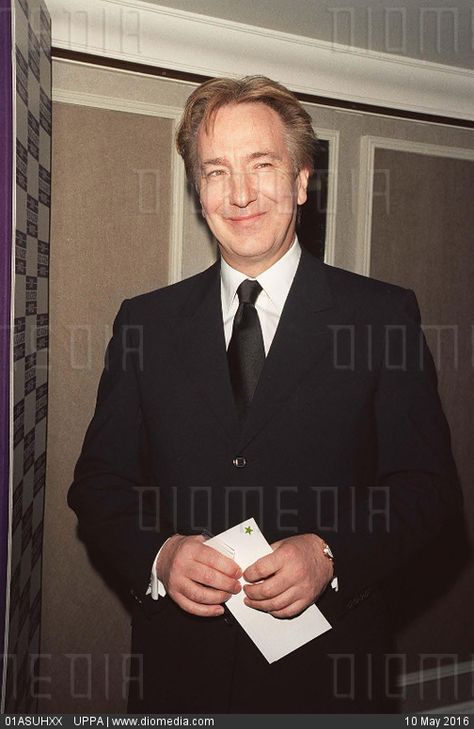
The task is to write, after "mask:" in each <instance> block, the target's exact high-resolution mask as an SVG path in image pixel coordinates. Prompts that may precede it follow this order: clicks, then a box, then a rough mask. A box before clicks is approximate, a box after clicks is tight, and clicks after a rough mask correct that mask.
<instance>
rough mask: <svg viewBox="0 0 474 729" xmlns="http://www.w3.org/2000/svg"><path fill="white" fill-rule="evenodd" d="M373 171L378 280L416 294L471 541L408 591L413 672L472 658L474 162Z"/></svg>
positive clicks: (386, 160) (461, 538) (404, 158)
mask: <svg viewBox="0 0 474 729" xmlns="http://www.w3.org/2000/svg"><path fill="white" fill-rule="evenodd" d="M374 164H375V168H376V169H378V170H382V171H384V173H387V175H388V177H386V180H388V181H389V185H388V187H387V186H386V184H385V182H384V184H383V186H384V189H387V190H388V194H387V196H385V195H380V196H377V197H374V205H373V226H372V240H371V267H370V271H371V275H373V276H374V277H376V278H381V279H383V280H385V281H390V282H392V283H396V284H401V285H403V286H406V287H409V288H412V289H414V290H415V291H416V293H417V297H418V301H419V304H420V309H421V314H422V320H423V322H424V325H425V329H426V337H427V339H428V342H429V344H430V346H431V350H432V352H433V354H434V358H435V363H436V367H437V373H438V383H439V390H440V395H441V398H442V400H443V404H444V408H445V412H446V415H447V417H448V420H449V423H450V426H451V434H452V443H453V453H454V456H455V459H456V463H457V466H458V469H459V476H460V479H461V484H462V486H463V491H464V499H465V523H466V533H463V530H462V529H461V530H460V529H459V525H457V526H456V528H455V531H451V532H448V531H446V533H445V534H444V535H443V537H442V539H441V540H438V542H437V544H435V545H432V547H431V549H430V553H429V554H427V555H424V556H423V557H421V558H420V563H419V564H418V565H416V568H417V569H416V573H417V578H416V581H415V583H411V584H410V585H405V587H409V590H410V598H411V600H413V597H414V596H415V599H416V600H417V601H418V603H419V605H418V606H417V607H418V614H417V615H416V617H415V618H414V619H413V616H412V619H411V621H410V622H409V623H408V624H407V625H405V626H404V628H403V630H402V631H400V635H399V649H400V650H401V651H402V652H406V653H407V654H409V656H408V666H409V668H410V669H411V670H415V669H416V667H417V663H419V661H418V657H419V656H421V655H422V654H427V653H440V654H454V655H455V656H456V659H457V661H458V662H468V661H470V660H471V652H472V640H471V641H467V642H466V639H467V638H468V637H469V636H470V637H472V615H473V614H474V592H473V589H472V585H473V584H474V564H473V562H472V561H469V559H468V555H467V554H466V552H467V550H468V544H467V542H468V541H470V542H471V544H474V494H473V492H472V484H473V483H474V463H473V460H472V443H473V442H474V425H473V420H472V413H473V412H474V387H473V385H474V381H473V370H472V364H473V363H472V344H473V340H472V333H473V329H472V327H473V319H472V314H473V312H474V289H473V287H472V282H473V281H474V256H473V240H474V206H473V205H472V196H473V191H474V160H472V161H471V160H463V159H452V158H449V157H433V156H429V155H420V154H413V153H410V152H407V151H392V150H386V149H377V150H376V153H375V160H374ZM375 184H376V183H375ZM375 184H374V187H375ZM379 192H381V190H379ZM442 327H444V328H442ZM438 336H439V337H440V338H439V340H438ZM447 544H449V548H448V549H447ZM450 616H456V617H455V619H454V620H452V619H450ZM452 662H453V661H452V659H449V658H448V659H447V663H448V664H449V663H451V664H452ZM419 667H420V666H419V665H418V668H419ZM426 667H432V666H429V665H428V664H427V666H426ZM430 688H431V691H430V690H429V689H430ZM454 689H455V685H454V684H453V681H452V679H447V680H445V681H444V683H443V685H442V687H441V691H442V703H444V704H445V705H446V704H450V703H455V702H456V699H457V697H456V695H455V691H454ZM471 691H472V689H471V690H470V688H469V684H468V682H467V681H465V685H464V684H461V685H460V686H459V699H460V700H462V699H463V698H464V699H465V700H467V699H469V698H472V693H471ZM432 694H433V687H429V688H428V691H427V694H426V696H425V698H424V699H422V697H420V696H419V695H416V694H413V695H412V696H411V697H410V700H411V708H412V710H415V709H416V710H423V708H425V707H426V706H429V702H430V701H432V700H433V696H432Z"/></svg>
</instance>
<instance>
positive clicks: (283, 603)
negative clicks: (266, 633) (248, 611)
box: [244, 588, 296, 615]
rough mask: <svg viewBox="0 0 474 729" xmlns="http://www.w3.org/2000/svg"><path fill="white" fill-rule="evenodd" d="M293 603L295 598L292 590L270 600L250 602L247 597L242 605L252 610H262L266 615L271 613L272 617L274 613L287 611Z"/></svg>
mask: <svg viewBox="0 0 474 729" xmlns="http://www.w3.org/2000/svg"><path fill="white" fill-rule="evenodd" d="M295 602H296V596H295V591H294V589H293V588H291V589H289V590H286V591H285V592H283V593H282V594H281V595H277V597H274V598H272V599H271V600H250V599H249V598H248V597H246V598H245V599H244V603H245V604H246V605H248V607H251V608H254V609H255V610H262V611H263V612H266V613H272V615H273V613H274V612H277V611H282V610H287V609H289V608H290V607H291V606H292V605H293V604H294V603H295Z"/></svg>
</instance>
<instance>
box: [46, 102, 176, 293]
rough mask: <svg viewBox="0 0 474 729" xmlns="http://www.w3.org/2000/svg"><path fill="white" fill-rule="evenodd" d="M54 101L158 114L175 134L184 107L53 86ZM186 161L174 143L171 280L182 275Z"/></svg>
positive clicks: (172, 156) (170, 246)
mask: <svg viewBox="0 0 474 729" xmlns="http://www.w3.org/2000/svg"><path fill="white" fill-rule="evenodd" d="M52 98H53V101H55V102H62V103H65V104H78V105H79V106H92V107H95V108H98V109H110V110H112V111H126V112H129V113H132V114H142V115H146V116H158V117H162V118H164V119H171V120H172V121H173V137H174V130H175V127H176V122H177V121H178V120H179V119H180V117H181V114H182V109H181V108H179V107H175V106H167V105H164V104H150V103H147V102H143V101H135V100H132V99H124V98H120V97H113V96H102V95H100V96H99V95H98V94H89V93H86V92H83V91H71V90H69V89H59V88H53V96H52ZM185 184H186V183H185V171H184V164H183V162H182V160H181V157H180V156H179V154H178V152H177V150H176V148H175V146H174V144H172V150H171V196H170V197H171V202H172V206H171V211H172V212H171V218H170V240H169V249H168V255H169V260H168V283H175V282H176V281H180V280H181V278H182V261H183V230H184V189H185Z"/></svg>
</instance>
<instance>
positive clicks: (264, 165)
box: [257, 162, 273, 170]
mask: <svg viewBox="0 0 474 729" xmlns="http://www.w3.org/2000/svg"><path fill="white" fill-rule="evenodd" d="M264 167H273V165H272V163H271V162H259V163H258V165H257V169H258V170H259V169H262V168H264Z"/></svg>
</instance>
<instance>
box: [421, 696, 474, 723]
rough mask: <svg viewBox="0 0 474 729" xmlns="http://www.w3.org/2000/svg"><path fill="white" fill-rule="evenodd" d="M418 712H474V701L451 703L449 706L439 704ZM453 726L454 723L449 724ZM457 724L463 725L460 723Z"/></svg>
mask: <svg viewBox="0 0 474 729" xmlns="http://www.w3.org/2000/svg"><path fill="white" fill-rule="evenodd" d="M416 713H418V714H447V715H449V714H474V701H463V702H462V703H460V704H450V705H449V706H437V707H436V708H435V709H428V710H427V711H419V712H416ZM449 726H452V725H449ZM457 726H463V725H462V724H458V725H457Z"/></svg>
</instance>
